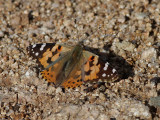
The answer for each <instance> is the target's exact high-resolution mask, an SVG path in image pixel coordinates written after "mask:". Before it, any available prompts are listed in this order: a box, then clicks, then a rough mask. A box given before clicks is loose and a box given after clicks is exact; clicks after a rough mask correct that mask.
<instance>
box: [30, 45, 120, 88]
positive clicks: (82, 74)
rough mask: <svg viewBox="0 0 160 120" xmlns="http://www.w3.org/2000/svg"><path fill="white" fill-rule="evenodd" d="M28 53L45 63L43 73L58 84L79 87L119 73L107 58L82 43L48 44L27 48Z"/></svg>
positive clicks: (110, 77) (113, 76)
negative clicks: (103, 58)
mask: <svg viewBox="0 0 160 120" xmlns="http://www.w3.org/2000/svg"><path fill="white" fill-rule="evenodd" d="M27 50H28V53H29V54H30V55H31V56H33V58H35V59H37V61H38V63H40V65H42V66H43V70H42V72H41V74H42V76H43V77H44V78H45V79H47V81H48V82H52V83H54V84H55V86H56V87H59V86H62V87H64V88H75V87H80V86H81V85H82V84H85V83H86V82H92V81H98V80H99V79H102V80H105V79H106V80H115V79H116V78H117V77H118V75H117V72H116V70H115V69H114V68H112V67H111V66H110V65H109V63H108V62H107V61H102V60H101V58H100V57H99V56H98V55H96V54H94V53H92V52H90V51H87V50H85V49H84V47H83V46H82V45H81V44H77V45H76V46H75V47H68V46H66V45H61V44H55V43H45V44H35V45H31V46H29V47H28V48H27Z"/></svg>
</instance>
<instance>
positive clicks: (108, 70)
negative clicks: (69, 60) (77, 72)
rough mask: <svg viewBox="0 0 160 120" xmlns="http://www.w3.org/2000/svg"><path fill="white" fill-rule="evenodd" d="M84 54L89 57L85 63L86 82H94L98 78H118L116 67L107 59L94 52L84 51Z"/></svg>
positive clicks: (109, 79) (111, 79)
mask: <svg viewBox="0 0 160 120" xmlns="http://www.w3.org/2000/svg"><path fill="white" fill-rule="evenodd" d="M83 54H84V55H83V56H84V57H85V59H88V60H87V61H86V62H85V64H84V72H85V77H84V81H85V82H92V81H97V80H100V79H101V80H102V81H104V80H107V81H114V80H116V79H117V78H118V74H117V72H116V69H114V68H112V67H111V65H109V63H108V62H107V61H104V60H103V59H101V57H99V56H97V55H96V54H94V53H91V52H89V51H84V52H83Z"/></svg>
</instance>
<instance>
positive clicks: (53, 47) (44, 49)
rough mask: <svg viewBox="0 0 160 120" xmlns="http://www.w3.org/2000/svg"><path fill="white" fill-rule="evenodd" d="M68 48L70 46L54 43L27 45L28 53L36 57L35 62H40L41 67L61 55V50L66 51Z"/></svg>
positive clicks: (44, 66)
mask: <svg viewBox="0 0 160 120" xmlns="http://www.w3.org/2000/svg"><path fill="white" fill-rule="evenodd" d="M70 49H71V48H67V47H64V46H63V45H60V44H56V43H42V44H34V45H31V46H29V47H27V51H28V53H29V55H30V56H32V57H33V58H34V59H37V62H38V63H40V65H42V66H43V68H46V67H47V66H49V64H51V63H52V62H54V61H56V60H57V59H58V58H59V57H60V56H61V52H62V53H63V52H67V51H69V50H70Z"/></svg>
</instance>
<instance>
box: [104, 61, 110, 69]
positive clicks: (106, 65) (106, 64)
mask: <svg viewBox="0 0 160 120" xmlns="http://www.w3.org/2000/svg"><path fill="white" fill-rule="evenodd" d="M108 65H109V63H108V62H106V63H105V67H104V68H103V70H105V71H106V70H107V68H108Z"/></svg>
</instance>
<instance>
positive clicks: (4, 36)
mask: <svg viewBox="0 0 160 120" xmlns="http://www.w3.org/2000/svg"><path fill="white" fill-rule="evenodd" d="M82 39H85V42H84V44H85V45H86V46H89V47H93V48H98V49H99V50H102V51H104V50H103V49H102V48H104V49H105V51H106V52H108V54H109V55H108V56H109V58H108V59H109V62H110V63H112V64H113V66H115V67H116V68H117V71H119V75H120V80H118V81H116V82H114V83H106V84H105V85H103V86H101V87H100V88H98V89H96V90H94V91H92V92H88V93H86V92H83V91H79V90H70V91H67V90H66V91H65V92H63V91H62V90H61V88H55V87H54V86H52V85H50V86H48V85H47V82H46V81H45V80H43V79H42V78H41V76H40V75H39V73H38V69H37V64H36V62H35V61H34V60H32V59H31V58H30V57H29V56H28V55H27V51H26V47H27V46H29V45H30V44H34V43H47V42H62V43H64V42H72V43H76V42H77V41H78V40H82ZM159 55H160V1H159V0H132V1H131V0H119V1H118V0H101V1H98V0H91V1H88V0H86V1H85V0H70V1H69V0H0V119H1V120H10V119H12V120H22V119H23V120H37V119H38V120H62V119H63V120H139V119H145V120H152V119H153V120H159V119H160V102H159V101H160V99H159V97H157V96H159V95H160V66H159V65H160V56H159Z"/></svg>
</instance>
